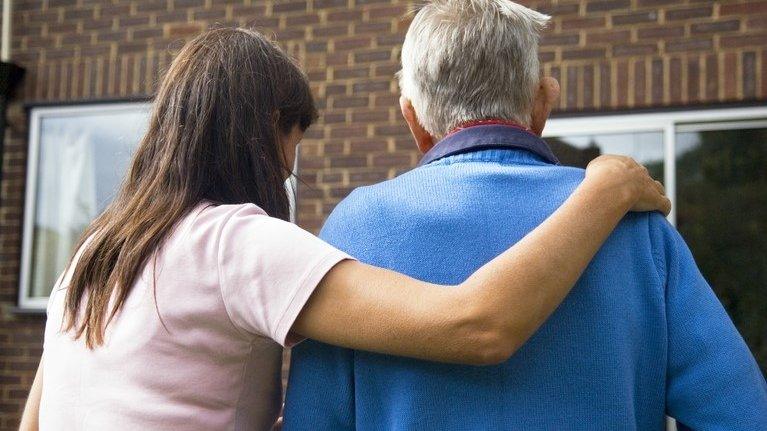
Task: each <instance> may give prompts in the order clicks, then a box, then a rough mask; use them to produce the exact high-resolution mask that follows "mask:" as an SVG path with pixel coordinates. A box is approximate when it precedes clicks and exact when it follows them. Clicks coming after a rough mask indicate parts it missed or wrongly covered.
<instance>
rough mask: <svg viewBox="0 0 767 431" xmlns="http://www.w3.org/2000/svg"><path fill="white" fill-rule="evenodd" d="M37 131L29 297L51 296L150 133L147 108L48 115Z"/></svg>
mask: <svg viewBox="0 0 767 431" xmlns="http://www.w3.org/2000/svg"><path fill="white" fill-rule="evenodd" d="M44 112H45V110H44V109H41V114H40V115H39V116H37V117H36V118H39V121H38V122H37V123H36V124H32V127H38V129H37V131H38V135H37V136H38V139H37V142H32V143H31V145H37V146H38V147H37V151H38V157H37V161H36V162H37V164H36V172H34V173H32V175H34V178H33V182H32V184H34V186H35V190H34V202H33V207H32V208H33V211H32V212H33V214H28V215H27V217H33V219H32V220H34V225H33V229H32V232H25V235H30V234H32V235H33V238H32V241H31V248H32V249H31V253H30V254H29V256H28V259H27V263H26V264H27V265H28V268H26V271H28V272H27V274H28V277H27V280H28V281H27V283H28V285H27V286H26V289H25V288H24V287H22V291H24V290H26V296H27V297H28V298H40V297H47V296H48V294H49V293H50V291H51V289H52V287H53V285H54V283H55V282H56V279H57V277H58V276H59V274H60V273H61V272H62V271H63V269H64V268H65V266H66V264H67V263H68V260H69V258H70V257H71V254H72V252H73V248H74V247H75V246H76V245H77V241H78V240H79V238H80V235H81V234H82V232H83V230H84V229H85V228H86V227H87V226H88V225H89V224H90V222H91V221H92V220H93V219H94V218H95V217H96V216H97V215H98V214H99V213H101V211H103V210H104V208H105V207H106V206H107V204H108V203H109V202H110V201H111V200H112V198H113V197H114V194H115V192H116V191H117V189H118V187H119V183H120V181H121V179H122V176H123V174H124V172H125V170H126V168H127V165H128V162H129V160H130V156H131V154H132V152H133V150H134V148H135V147H136V145H137V144H138V142H139V140H140V138H141V136H142V135H143V133H144V132H145V128H146V123H147V117H148V105H143V104H142V105H131V106H130V107H126V108H125V109H117V110H115V109H114V108H112V109H100V108H99V107H95V108H93V109H90V110H88V109H85V110H83V109H82V108H71V112H67V111H66V109H59V110H57V111H54V112H51V113H50V114H46V113H44Z"/></svg>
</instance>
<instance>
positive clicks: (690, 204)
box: [676, 128, 767, 373]
mask: <svg viewBox="0 0 767 431" xmlns="http://www.w3.org/2000/svg"><path fill="white" fill-rule="evenodd" d="M676 159H677V160H676V183H677V200H676V208H677V227H678V229H679V231H680V232H681V234H682V236H683V237H684V239H685V240H686V241H687V243H688V245H689V246H690V249H691V250H692V252H693V255H694V256H695V260H696V262H697V263H698V266H699V267H700V270H701V272H702V273H703V275H704V276H705V277H706V279H707V280H708V281H709V283H711V286H712V287H713V289H714V290H715V291H716V294H717V296H718V297H719V299H720V300H721V301H722V303H723V304H724V306H725V308H726V309H727V311H728V312H729V314H730V316H731V317H732V319H733V321H734V322H735V325H736V326H737V327H738V329H739V331H740V333H741V334H742V335H743V337H744V338H745V339H746V342H747V343H748V344H749V347H750V348H751V351H752V352H753V353H754V355H755V356H756V357H757V359H758V361H759V363H760V364H761V367H762V370H763V371H764V372H765V373H767V312H765V310H767V128H761V129H756V128H753V129H742V130H737V129H736V130H732V129H731V130H717V131H703V132H686V133H678V134H677V135H676Z"/></svg>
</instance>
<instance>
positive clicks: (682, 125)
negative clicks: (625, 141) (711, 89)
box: [543, 106, 767, 225]
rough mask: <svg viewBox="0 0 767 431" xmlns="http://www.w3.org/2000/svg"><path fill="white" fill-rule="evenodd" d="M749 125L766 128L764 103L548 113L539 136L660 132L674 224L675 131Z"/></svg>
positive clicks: (671, 215) (766, 118)
mask: <svg viewBox="0 0 767 431" xmlns="http://www.w3.org/2000/svg"><path fill="white" fill-rule="evenodd" d="M751 127H764V128H767V106H755V107H741V108H718V109H697V110H684V111H665V112H647V113H643V112H637V113H631V112H623V113H619V114H608V115H604V114H602V115H600V114H596V115H593V116H591V115H589V116H577V117H564V116H563V117H552V118H551V119H549V121H548V122H547V123H546V128H545V129H544V131H543V138H547V137H558V136H568V135H569V136H582V135H592V134H594V135H599V134H625V133H637V132H661V133H662V134H663V150H664V156H663V161H664V164H663V165H664V168H663V183H664V185H665V186H666V194H667V195H668V197H669V199H670V200H671V203H672V209H671V213H670V214H669V215H668V221H669V222H670V223H671V224H672V225H676V134H677V133H683V132H693V131H711V130H727V129H730V130H733V129H735V128H741V129H742V128H751Z"/></svg>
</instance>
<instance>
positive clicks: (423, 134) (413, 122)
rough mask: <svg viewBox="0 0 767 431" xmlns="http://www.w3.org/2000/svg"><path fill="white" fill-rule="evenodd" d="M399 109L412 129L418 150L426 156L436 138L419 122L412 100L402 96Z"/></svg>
mask: <svg viewBox="0 0 767 431" xmlns="http://www.w3.org/2000/svg"><path fill="white" fill-rule="evenodd" d="M399 108H400V110H401V111H402V116H403V117H405V122H407V125H408V127H410V133H411V134H412V135H413V138H414V139H415V143H416V145H418V150H420V151H421V153H424V154H425V153H426V152H427V151H429V150H430V149H431V148H432V147H433V146H434V137H433V136H432V135H431V134H430V133H429V132H427V131H426V129H424V128H423V126H422V125H421V123H420V122H419V121H418V115H417V114H416V113H415V109H413V104H412V103H410V99H408V98H406V97H404V96H400V98H399Z"/></svg>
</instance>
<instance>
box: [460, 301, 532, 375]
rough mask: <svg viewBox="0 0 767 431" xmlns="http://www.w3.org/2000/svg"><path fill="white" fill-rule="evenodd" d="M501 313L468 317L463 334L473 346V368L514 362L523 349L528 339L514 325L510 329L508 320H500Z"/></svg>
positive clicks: (469, 344) (476, 314) (477, 313)
mask: <svg viewBox="0 0 767 431" xmlns="http://www.w3.org/2000/svg"><path fill="white" fill-rule="evenodd" d="M507 313H508V312H504V313H499V312H498V311H496V312H485V311H481V310H478V309H475V310H474V311H471V310H470V311H469V313H468V315H465V319H463V324H462V325H461V326H462V327H461V329H460V332H461V333H463V334H464V336H465V338H466V340H467V342H466V343H464V345H466V346H470V348H471V349H472V353H471V358H469V359H470V361H471V365H497V364H500V363H503V362H505V361H507V360H509V358H511V356H512V355H514V353H516V352H517V350H518V349H519V348H520V347H521V346H522V344H523V342H524V340H525V337H522V336H520V334H521V333H522V330H521V329H520V328H517V327H516V326H515V325H509V322H508V317H506V318H505V319H499V318H498V316H500V315H506V316H508V315H507Z"/></svg>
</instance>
